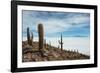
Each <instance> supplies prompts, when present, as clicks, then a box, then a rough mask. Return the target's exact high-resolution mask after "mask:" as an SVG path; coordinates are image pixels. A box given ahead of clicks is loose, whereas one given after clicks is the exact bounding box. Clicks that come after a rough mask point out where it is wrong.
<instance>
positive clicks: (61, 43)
mask: <svg viewBox="0 0 100 73" xmlns="http://www.w3.org/2000/svg"><path fill="white" fill-rule="evenodd" d="M58 42H59V44H60V45H61V51H62V50H63V38H62V34H61V40H59V41H58Z"/></svg>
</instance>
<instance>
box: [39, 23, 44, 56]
mask: <svg viewBox="0 0 100 73" xmlns="http://www.w3.org/2000/svg"><path fill="white" fill-rule="evenodd" d="M38 35H39V51H40V53H41V56H42V55H43V53H42V49H43V39H44V30H43V25H42V24H41V23H40V24H38Z"/></svg>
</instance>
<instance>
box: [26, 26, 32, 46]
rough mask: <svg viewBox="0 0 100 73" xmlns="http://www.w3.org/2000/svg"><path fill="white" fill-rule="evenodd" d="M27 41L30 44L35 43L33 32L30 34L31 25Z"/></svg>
mask: <svg viewBox="0 0 100 73" xmlns="http://www.w3.org/2000/svg"><path fill="white" fill-rule="evenodd" d="M27 41H28V44H29V45H31V46H32V45H33V33H31V35H30V30H29V27H28V28H27Z"/></svg>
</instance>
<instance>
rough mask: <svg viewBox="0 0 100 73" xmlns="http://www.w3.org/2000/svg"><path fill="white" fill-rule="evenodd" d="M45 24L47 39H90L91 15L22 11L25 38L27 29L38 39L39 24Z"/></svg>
mask: <svg viewBox="0 0 100 73" xmlns="http://www.w3.org/2000/svg"><path fill="white" fill-rule="evenodd" d="M39 23H41V24H43V28H44V35H45V37H59V36H60V35H61V34H62V35H63V37H89V36H90V14H89V13H79V12H78V13H75V12H53V11H51V12H50V11H49V12H48V11H33V10H23V11H22V25H23V27H22V28H23V37H26V35H27V27H29V28H30V31H31V32H33V35H34V37H38V29H37V27H38V24H39Z"/></svg>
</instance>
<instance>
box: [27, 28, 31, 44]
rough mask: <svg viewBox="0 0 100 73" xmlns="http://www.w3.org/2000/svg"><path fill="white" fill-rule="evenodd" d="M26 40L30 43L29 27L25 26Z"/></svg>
mask: <svg viewBox="0 0 100 73" xmlns="http://www.w3.org/2000/svg"><path fill="white" fill-rule="evenodd" d="M27 41H28V44H29V43H30V33H29V27H27Z"/></svg>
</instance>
